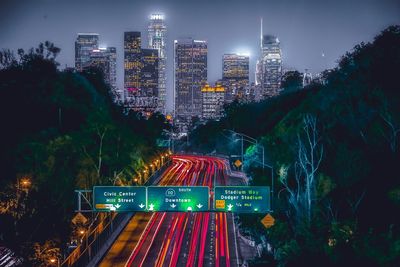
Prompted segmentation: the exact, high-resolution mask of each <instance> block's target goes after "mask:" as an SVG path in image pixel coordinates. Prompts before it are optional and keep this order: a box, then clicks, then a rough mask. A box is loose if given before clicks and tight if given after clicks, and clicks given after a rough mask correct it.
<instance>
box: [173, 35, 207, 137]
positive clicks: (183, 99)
mask: <svg viewBox="0 0 400 267" xmlns="http://www.w3.org/2000/svg"><path fill="white" fill-rule="evenodd" d="M207 52H208V49H207V41H203V40H194V39H191V38H188V39H179V40H175V41H174V113H175V114H174V115H175V116H174V123H175V125H176V126H177V128H178V131H179V132H180V133H187V132H188V131H189V128H190V127H191V124H192V120H193V118H194V117H201V113H202V104H201V103H202V100H201V88H202V86H203V85H205V84H206V83H207Z"/></svg>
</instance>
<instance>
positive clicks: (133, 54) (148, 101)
mask: <svg viewBox="0 0 400 267" xmlns="http://www.w3.org/2000/svg"><path fill="white" fill-rule="evenodd" d="M124 52H125V55H124V71H125V78H124V81H125V93H126V101H125V102H126V106H127V108H128V109H132V110H135V111H139V112H143V113H146V115H149V114H151V113H153V112H155V111H156V110H157V109H158V78H159V77H158V63H159V60H158V51H157V50H156V49H142V48H141V34H140V32H125V36H124Z"/></svg>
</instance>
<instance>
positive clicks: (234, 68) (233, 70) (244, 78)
mask: <svg viewBox="0 0 400 267" xmlns="http://www.w3.org/2000/svg"><path fill="white" fill-rule="evenodd" d="M249 61H250V58H249V56H247V55H240V54H224V55H223V57H222V83H223V84H224V85H225V87H226V92H225V93H226V96H225V101H227V102H231V101H233V100H234V99H235V98H240V97H241V96H242V95H243V92H244V91H245V88H246V87H247V86H248V85H249Z"/></svg>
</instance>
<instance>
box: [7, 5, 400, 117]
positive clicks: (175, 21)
mask: <svg viewBox="0 0 400 267" xmlns="http://www.w3.org/2000/svg"><path fill="white" fill-rule="evenodd" d="M119 2H120V4H119V5H114V3H113V2H106V1H103V2H101V3H99V4H97V5H96V4H94V2H93V1H84V2H78V1H54V2H53V1H51V2H49V1H35V3H31V2H27V1H18V2H14V1H2V3H1V8H0V15H1V16H0V17H1V18H0V22H1V25H3V28H4V29H3V30H2V31H1V32H0V43H1V44H2V45H1V48H10V49H13V50H16V49H17V48H20V47H21V48H25V49H26V48H30V47H32V46H36V45H37V44H38V43H39V42H41V41H45V40H49V41H51V42H54V43H55V45H56V46H58V47H60V48H61V49H62V50H61V53H60V55H59V57H58V61H59V62H60V65H61V67H64V66H65V65H68V66H69V67H71V66H74V41H75V39H76V36H77V34H78V33H80V32H95V33H99V34H100V36H101V38H100V43H99V45H100V47H104V46H107V47H116V49H117V85H118V87H121V88H122V87H123V79H124V78H123V34H124V32H125V31H140V32H141V33H142V36H143V37H145V36H146V35H147V34H146V31H147V27H148V23H149V20H150V14H152V13H162V14H164V15H165V22H166V25H167V28H168V35H167V45H166V49H167V53H166V54H167V66H166V72H167V75H166V76H167V86H166V87H167V109H168V110H169V111H171V110H172V103H173V100H172V98H173V60H172V58H173V40H174V39H178V38H183V37H187V36H192V37H194V38H198V39H201V40H207V41H208V43H209V66H208V78H209V80H208V82H209V83H214V82H215V81H216V80H218V79H220V78H221V76H222V73H221V72H222V68H221V60H220V59H221V56H222V55H223V54H225V53H238V52H241V53H244V52H247V53H250V81H254V75H253V74H254V71H255V63H256V60H257V59H258V57H259V19H260V17H263V18H264V34H273V35H276V36H278V38H279V40H280V41H281V49H282V59H283V62H284V68H291V69H297V70H299V71H304V69H306V68H307V69H309V70H310V71H311V72H312V73H316V72H319V71H322V70H323V69H326V68H331V67H334V66H335V65H336V62H337V60H339V58H340V56H341V55H343V54H344V53H345V52H346V51H348V50H350V49H351V48H352V47H353V46H354V45H355V44H357V43H359V42H361V41H365V42H368V41H372V37H373V36H374V35H375V34H376V33H377V32H379V31H380V30H382V29H383V28H385V27H386V26H387V25H389V24H395V23H398V21H399V19H398V16H397V15H398V14H399V11H400V7H399V4H398V3H397V2H396V1H385V2H386V4H385V5H382V4H381V1H374V0H370V1H362V5H361V2H360V1H350V2H349V1H336V2H335V4H334V5H333V4H331V3H320V2H318V1H312V0H307V1H303V2H302V3H291V2H289V1H281V2H279V3H276V2H273V1H251V2H250V3H249V4H248V5H246V7H243V5H241V2H240V1H229V3H228V2H226V1H216V2H215V4H213V7H212V8H210V7H209V6H208V5H207V3H208V1H202V2H201V3H199V2H195V1H179V0H175V1H168V3H165V1H150V2H140V1H119ZM22 7H23V8H22ZM60 10H63V12H62V13H60ZM71 10H73V12H67V11H71ZM326 10H329V12H326ZM64 11H65V12H64ZM93 11H96V12H93ZM354 14H357V16H354ZM11 25H12V27H11ZM209 25H214V26H213V27H210V26H209ZM221 40H223V41H221ZM339 40H340V41H339ZM144 41H145V40H144ZM145 42H146V41H145Z"/></svg>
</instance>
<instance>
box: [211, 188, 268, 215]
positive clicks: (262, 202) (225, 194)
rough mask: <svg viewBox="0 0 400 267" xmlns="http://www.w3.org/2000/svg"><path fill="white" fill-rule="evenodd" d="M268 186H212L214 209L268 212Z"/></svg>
mask: <svg viewBox="0 0 400 267" xmlns="http://www.w3.org/2000/svg"><path fill="white" fill-rule="evenodd" d="M270 200H271V198H270V188H269V186H216V187H215V188H214V201H215V203H214V207H215V211H231V212H243V213H258V212H268V211H269V210H270V208H271V205H270Z"/></svg>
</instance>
